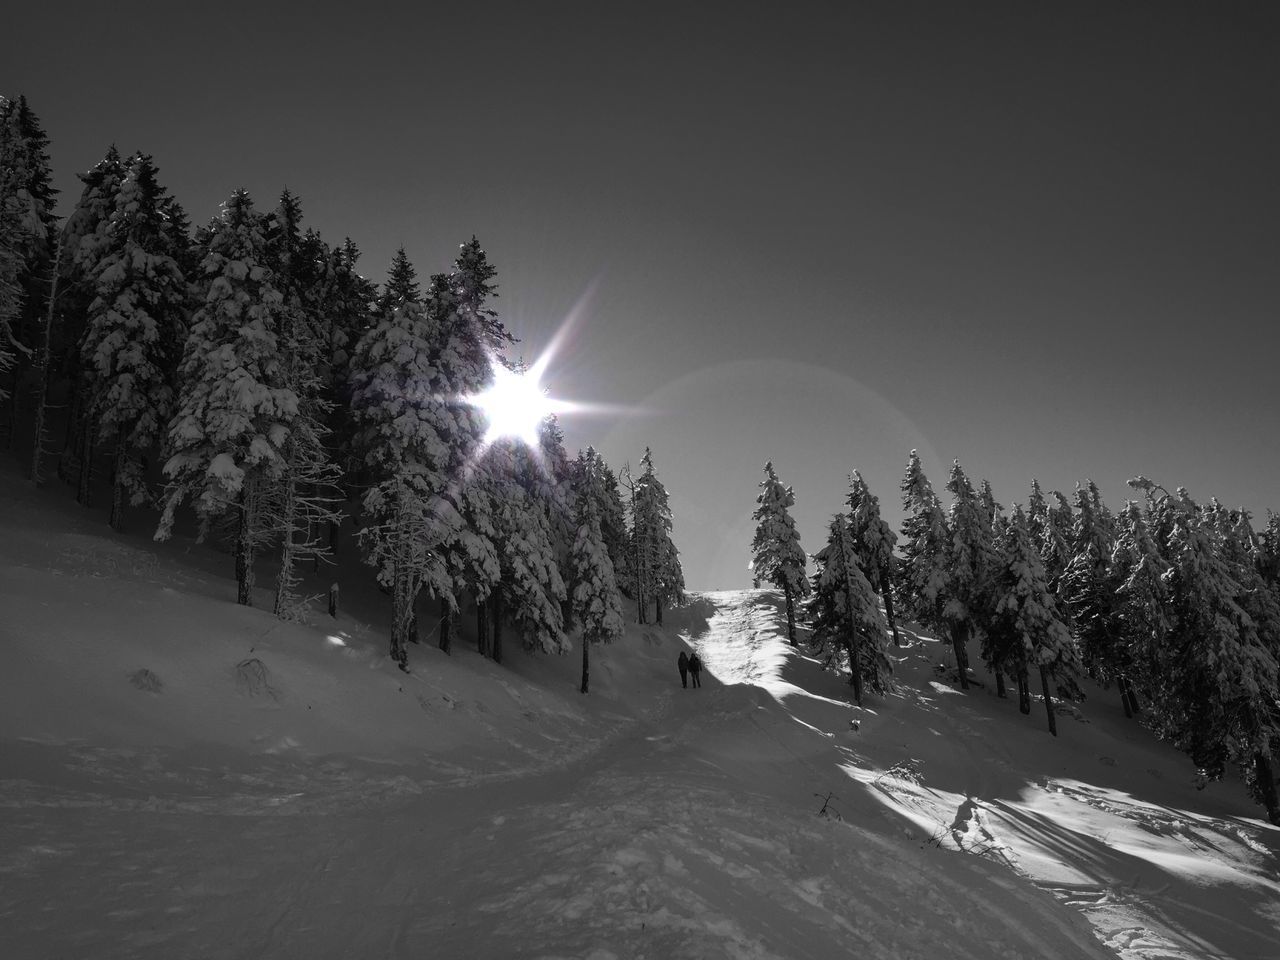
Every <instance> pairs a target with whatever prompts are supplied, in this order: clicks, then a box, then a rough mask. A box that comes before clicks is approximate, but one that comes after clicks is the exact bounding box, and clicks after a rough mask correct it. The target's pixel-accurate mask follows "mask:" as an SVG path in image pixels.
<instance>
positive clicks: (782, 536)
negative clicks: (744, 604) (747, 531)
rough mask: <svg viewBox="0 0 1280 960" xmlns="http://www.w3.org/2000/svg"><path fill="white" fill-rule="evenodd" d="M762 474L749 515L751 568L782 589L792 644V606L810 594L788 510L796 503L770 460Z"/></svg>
mask: <svg viewBox="0 0 1280 960" xmlns="http://www.w3.org/2000/svg"><path fill="white" fill-rule="evenodd" d="M764 474H765V477H764V479H763V480H762V481H760V493H759V495H758V496H757V497H756V509H755V512H754V513H753V514H752V515H751V519H753V520H755V521H756V532H755V537H754V538H753V539H752V541H751V557H752V559H751V567H752V569H753V570H754V571H755V576H756V578H757V579H759V580H767V581H768V582H769V583H772V584H773V585H774V586H775V587H777V588H778V589H779V590H781V591H782V595H783V598H784V599H785V600H786V604H787V639H788V640H790V641H791V645H792V646H793V647H794V646H795V645H796V613H795V605H796V602H797V601H799V600H803V599H804V598H805V597H806V596H808V594H809V580H808V577H807V575H806V571H805V565H806V559H805V554H804V549H803V548H802V547H801V546H800V532H799V531H798V530H796V522H795V520H793V519H792V517H791V513H790V510H791V508H792V507H794V506H795V505H796V497H795V494H794V493H793V492H792V490H791V488H790V487H784V486H783V485H782V481H781V480H779V479H778V475H777V474H776V473H774V470H773V461H769V462H768V463H766V464H765V465H764Z"/></svg>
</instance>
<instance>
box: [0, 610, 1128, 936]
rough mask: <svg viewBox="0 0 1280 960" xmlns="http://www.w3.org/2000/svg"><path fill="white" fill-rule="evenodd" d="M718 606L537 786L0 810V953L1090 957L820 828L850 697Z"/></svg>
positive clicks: (851, 832)
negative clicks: (635, 705)
mask: <svg viewBox="0 0 1280 960" xmlns="http://www.w3.org/2000/svg"><path fill="white" fill-rule="evenodd" d="M714 602H715V605H716V606H715V610H714V612H713V613H712V614H711V615H710V616H709V617H708V618H707V622H706V624H705V626H703V625H694V626H693V627H691V628H690V630H689V634H690V640H691V641H692V643H693V644H694V645H695V646H697V647H698V649H700V650H701V651H702V653H703V656H704V658H705V659H706V661H707V663H708V667H709V673H710V676H708V677H707V679H706V684H705V686H704V688H703V689H701V690H692V689H690V690H684V689H681V688H680V687H679V686H678V682H677V681H676V678H675V671H674V666H673V667H672V669H671V685H670V686H669V687H664V688H661V689H655V690H653V691H652V693H653V701H652V702H653V706H652V709H650V710H649V712H648V713H647V715H646V716H644V717H642V718H641V719H639V720H637V721H636V722H634V723H633V724H632V725H631V726H630V727H629V728H626V729H625V730H623V731H622V732H620V733H619V734H617V735H614V736H612V737H611V738H607V739H605V740H603V741H602V744H601V746H600V747H599V749H597V750H596V751H595V752H594V753H592V754H591V755H589V756H587V757H585V758H582V759H577V760H573V761H570V762H568V763H566V764H564V765H562V766H559V767H556V768H553V769H550V770H547V771H545V772H541V773H535V774H532V775H527V776H519V777H508V778H506V779H488V780H483V781H479V782H475V783H471V784H464V785H460V786H453V787H434V786H429V785H426V786H421V787H420V789H418V790H413V791H405V792H403V793H400V794H396V793H384V794H382V795H380V796H378V797H375V798H374V799H372V800H370V801H369V802H355V801H356V795H353V794H351V793H350V792H349V791H348V792H344V793H343V794H341V797H340V800H341V801H342V802H338V803H334V802H328V803H324V804H320V805H318V806H316V808H315V809H316V810H317V811H321V812H307V808H306V807H301V808H299V807H298V806H297V805H296V804H284V805H282V807H281V809H280V810H279V811H278V812H269V811H264V810H263V809H262V808H261V807H256V808H247V809H246V810H245V811H244V812H242V813H241V814H240V815H229V814H227V813H225V812H208V813H201V812H185V811H182V810H175V809H173V808H172V807H161V808H159V809H157V810H153V811H148V810H146V809H139V808H137V807H136V806H126V805H123V804H121V805H119V806H112V805H111V804H109V803H108V804H103V803H97V804H95V805H93V806H89V807H81V808H76V807H74V806H62V807H47V806H46V807H42V808H35V807H16V808H14V807H11V808H10V809H9V810H6V811H5V814H6V815H5V818H4V820H3V821H0V849H4V850H8V851H20V854H19V855H9V856H0V884H2V886H0V919H3V926H2V928H0V930H2V932H0V955H3V956H5V957H6V958H9V957H12V958H26V957H31V958H36V957H48V956H88V955H92V956H94V957H113V956H121V957H124V956H128V957H174V956H201V957H219V958H220V957H226V958H231V957H245V956H263V957H308V958H314V957H352V956H362V957H374V956H378V957H420V956H433V957H495V958H497V957H541V958H553V957H590V958H595V960H608V958H615V957H616V958H640V957H653V958H659V957H676V958H679V957H690V958H693V957H700V958H706V957H731V958H793V957H794V958H825V957H831V956H837V955H847V954H850V953H854V954H856V955H859V956H863V957H871V958H886V960H887V958H912V957H920V958H923V957H930V958H936V957H940V956H946V957H960V958H974V960H978V958H999V957H1009V958H1014V957H1026V958H1030V957H1040V956H1046V955H1052V956H1055V957H1102V956H1107V955H1109V954H1108V953H1107V951H1105V950H1104V949H1103V948H1102V947H1101V946H1100V945H1099V944H1097V943H1096V941H1095V940H1094V939H1093V937H1092V936H1091V934H1090V932H1089V930H1088V928H1087V926H1086V925H1085V924H1084V923H1083V922H1082V921H1081V920H1080V918H1079V917H1078V916H1077V915H1076V914H1074V913H1073V912H1072V911H1069V910H1066V909H1065V908H1063V907H1062V906H1061V905H1060V904H1058V903H1056V902H1055V901H1054V900H1053V898H1052V897H1051V896H1049V895H1048V894H1046V893H1044V892H1042V891H1040V890H1037V889H1035V888H1034V887H1032V886H1030V885H1028V884H1025V883H1023V882H1021V881H1019V880H1017V879H1016V878H1015V877H1013V876H1012V875H1010V874H1009V873H1008V872H1007V871H1005V870H1004V869H1003V868H1002V867H999V866H997V865H994V864H991V863H988V862H986V861H984V860H982V859H979V858H971V857H965V856H959V855H957V854H955V853H952V852H949V851H945V850H939V849H936V848H934V847H931V846H929V845H927V844H924V843H922V842H921V838H920V836H919V832H918V831H911V830H906V831H904V830H903V829H902V827H901V822H900V821H899V820H898V819H897V818H896V817H893V816H891V815H889V814H887V813H886V812H885V811H883V810H880V809H878V808H877V807H876V805H875V804H874V802H873V801H867V800H865V799H863V800H861V801H858V800H852V799H851V800H842V801H840V805H841V808H842V809H843V810H844V811H845V819H844V820H843V821H837V820H834V819H826V818H819V817H817V816H815V813H816V812H817V810H818V807H819V806H820V803H821V801H820V800H818V799H816V798H815V797H814V794H815V793H820V792H826V791H830V790H832V789H833V788H834V790H835V792H836V793H837V794H838V795H840V796H846V795H848V796H849V797H852V793H851V791H852V790H857V789H859V788H858V787H856V785H852V784H848V785H847V786H846V787H841V786H840V784H839V782H838V780H837V779H836V777H837V776H839V773H838V768H837V766H836V761H838V760H839V759H840V757H841V756H842V755H843V754H842V752H841V750H842V749H843V748H842V742H843V741H842V737H843V736H844V735H843V734H841V733H839V731H840V730H841V728H842V726H844V727H847V725H848V718H849V717H850V716H852V713H851V709H850V707H849V706H848V705H847V704H846V703H845V702H843V701H842V700H841V699H839V697H838V694H839V691H838V690H833V691H831V692H832V693H835V694H837V695H836V696H826V695H823V694H812V693H808V692H806V691H804V690H803V689H802V688H801V687H800V686H798V685H796V684H793V683H791V682H790V681H788V680H786V679H783V678H782V674H785V673H787V671H789V670H792V668H793V667H794V666H795V662H794V660H793V659H792V658H791V657H790V655H789V654H788V653H787V652H786V650H785V649H780V648H779V641H778V638H777V635H776V630H777V617H776V610H774V611H772V612H771V609H770V606H769V604H768V603H761V602H759V599H758V595H753V594H726V595H719V596H717V597H715V599H714ZM673 652H674V650H673ZM805 666H807V667H811V665H808V664H806V665H805ZM797 721H799V722H797ZM481 772H482V771H481ZM846 783H847V781H846ZM349 800H350V801H353V802H351V803H350V805H349V806H345V807H344V806H343V803H345V802H347V801H349ZM289 810H294V811H295V812H291V813H290V812H288V811H289ZM15 811H17V812H23V813H27V814H30V815H29V816H24V817H17V816H10V814H13V813H15ZM860 817H861V818H862V822H856V821H859V818H860Z"/></svg>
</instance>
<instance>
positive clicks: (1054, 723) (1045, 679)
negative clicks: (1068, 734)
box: [1040, 667, 1058, 737]
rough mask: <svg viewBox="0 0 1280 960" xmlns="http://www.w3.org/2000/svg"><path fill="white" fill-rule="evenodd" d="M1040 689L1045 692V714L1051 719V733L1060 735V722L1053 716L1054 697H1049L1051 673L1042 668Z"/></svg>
mask: <svg viewBox="0 0 1280 960" xmlns="http://www.w3.org/2000/svg"><path fill="white" fill-rule="evenodd" d="M1040 689H1041V690H1043V691H1044V712H1045V715H1046V716H1048V718H1049V732H1050V733H1051V734H1053V735H1054V736H1055V737H1056V736H1057V735H1058V720H1057V718H1056V717H1055V716H1054V715H1053V697H1051V696H1050V695H1049V671H1047V670H1045V668H1044V667H1041V668H1040Z"/></svg>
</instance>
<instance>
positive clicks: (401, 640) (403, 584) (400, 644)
mask: <svg viewBox="0 0 1280 960" xmlns="http://www.w3.org/2000/svg"><path fill="white" fill-rule="evenodd" d="M411 586H412V585H411V584H410V583H409V578H408V577H407V576H406V575H405V574H403V573H402V572H401V571H400V570H396V575H395V585H394V587H393V588H392V592H391V659H392V660H394V661H395V663H396V666H398V667H399V668H400V669H401V670H403V671H404V672H405V673H408V672H409V650H408V646H407V644H406V642H405V641H406V640H407V639H408V633H409V621H410V620H411V619H412V618H413V591H412V589H411Z"/></svg>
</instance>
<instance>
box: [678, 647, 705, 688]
mask: <svg viewBox="0 0 1280 960" xmlns="http://www.w3.org/2000/svg"><path fill="white" fill-rule="evenodd" d="M676 666H678V667H679V668H680V686H682V687H687V686H689V681H690V680H691V679H692V680H693V685H694V686H695V687H700V686H702V660H700V659H699V658H698V655H697V654H696V653H695V654H694V655H693V656H692V657H691V656H688V655H687V654H686V653H685V652H684V651H683V650H681V651H680V659H679V660H677V661H676Z"/></svg>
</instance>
